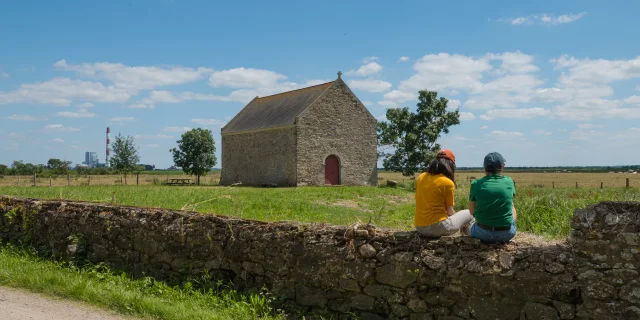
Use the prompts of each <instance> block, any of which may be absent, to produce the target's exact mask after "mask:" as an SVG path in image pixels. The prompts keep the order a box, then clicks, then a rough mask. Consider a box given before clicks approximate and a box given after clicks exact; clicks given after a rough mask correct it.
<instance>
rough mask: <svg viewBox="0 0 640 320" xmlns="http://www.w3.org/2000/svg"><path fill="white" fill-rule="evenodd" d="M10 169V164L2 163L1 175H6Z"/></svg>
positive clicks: (0, 167) (0, 166)
mask: <svg viewBox="0 0 640 320" xmlns="http://www.w3.org/2000/svg"><path fill="white" fill-rule="evenodd" d="M10 171H11V169H9V167H8V166H6V165H4V164H0V176H6V175H8V174H9V172H10Z"/></svg>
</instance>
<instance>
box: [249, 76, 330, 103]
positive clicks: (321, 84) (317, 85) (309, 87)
mask: <svg viewBox="0 0 640 320" xmlns="http://www.w3.org/2000/svg"><path fill="white" fill-rule="evenodd" d="M333 82H335V80H333V81H329V82H324V83H320V84H316V85H313V86H308V87H304V88H299V89H293V90H289V91H285V92H280V93H275V94H272V95H268V96H264V97H260V96H258V97H257V98H258V99H264V98H270V97H275V96H278V95H281V94H285V93H290V92H294V91H300V90H305V89H311V88H313V87H319V86H323V85H327V84H329V83H333Z"/></svg>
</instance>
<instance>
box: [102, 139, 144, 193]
mask: <svg viewBox="0 0 640 320" xmlns="http://www.w3.org/2000/svg"><path fill="white" fill-rule="evenodd" d="M111 150H112V151H113V156H112V157H111V160H110V161H109V164H110V165H111V168H113V170H115V171H117V172H121V173H124V182H125V184H126V183H127V174H128V173H129V172H131V171H134V170H135V169H136V164H137V163H138V161H140V157H138V149H137V148H136V145H135V143H134V141H133V137H131V136H126V137H123V136H122V135H121V134H120V133H118V136H117V137H116V140H115V141H114V143H113V146H112V149H111Z"/></svg>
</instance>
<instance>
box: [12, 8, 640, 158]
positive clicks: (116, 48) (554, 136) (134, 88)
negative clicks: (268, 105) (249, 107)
mask: <svg viewBox="0 0 640 320" xmlns="http://www.w3.org/2000/svg"><path fill="white" fill-rule="evenodd" d="M639 11H640V3H638V2H632V1H626V2H608V3H605V2H603V1H562V2H559V1H537V2H535V3H529V4H523V3H515V2H505V1H482V2H480V1H456V2H455V3H454V2H453V1H449V2H437V3H436V2H428V1H403V2H400V3H396V2H388V1H324V2H321V3H319V2H308V1H233V2H226V3H214V2H213V1H195V0H194V1H169V0H157V1H150V0H147V1H142V0H130V1H109V2H102V3H95V2H94V3H91V4H89V3H87V2H86V1H46V2H45V1H4V2H2V3H0V40H1V42H0V43H1V44H2V45H1V49H0V124H1V125H0V138H1V139H0V151H1V152H0V163H4V164H10V163H11V162H12V161H13V160H24V161H25V162H32V163H45V162H46V161H47V160H48V159H49V158H62V159H66V160H70V161H73V162H74V163H81V162H82V161H83V157H84V152H85V151H95V152H98V154H99V159H100V161H101V162H102V161H104V149H105V146H104V140H105V130H106V127H107V126H110V127H111V131H112V139H113V136H115V135H116V134H117V133H122V134H123V135H131V136H134V137H136V142H137V145H138V146H139V147H140V156H141V162H142V163H146V164H155V165H156V166H157V167H159V168H165V167H168V166H170V165H172V159H171V154H170V153H169V149H170V148H171V147H173V146H175V144H176V143H175V142H176V140H178V139H179V136H180V134H181V132H182V131H183V130H184V129H185V128H194V127H205V128H209V129H212V130H213V131H214V139H215V140H216V144H217V149H218V150H217V153H218V158H219V154H220V128H221V126H222V125H224V123H225V122H227V121H228V120H229V119H231V118H232V117H233V116H234V115H235V114H236V113H237V112H238V111H240V109H241V108H242V107H243V106H244V105H245V103H246V102H248V100H250V99H251V98H253V97H254V96H256V95H260V96H264V95H268V94H273V93H277V92H282V91H287V90H290V89H295V88H300V87H304V86H306V85H310V84H315V83H319V82H323V81H331V80H333V79H335V78H336V77H337V75H336V73H337V72H338V71H342V72H343V73H344V75H343V78H344V79H345V81H347V83H348V84H349V85H350V86H351V88H352V89H353V90H354V92H355V93H356V95H357V96H358V97H359V98H360V100H361V101H363V102H364V103H365V105H366V106H367V107H368V109H369V110H370V111H371V113H372V114H373V115H374V116H376V117H377V118H379V119H384V114H385V110H386V109H387V108H393V107H404V106H406V107H410V108H412V109H414V108H415V104H416V99H415V97H416V96H417V92H418V90H420V89H429V90H434V91H437V92H438V94H439V95H440V96H444V97H446V98H448V99H450V100H451V102H450V106H452V107H456V106H458V107H459V108H460V111H461V112H462V122H461V124H460V125H458V126H455V127H453V128H452V130H451V132H450V134H449V135H446V136H444V137H443V138H442V140H441V144H442V145H443V146H444V147H448V148H451V149H453V150H454V152H455V153H456V158H457V159H458V161H457V162H458V165H459V166H479V165H480V164H481V163H482V158H483V156H484V155H485V154H486V153H487V152H491V151H498V152H501V153H502V154H503V155H504V157H505V158H506V159H507V165H513V166H545V165H622V164H637V163H639V162H640V161H639V160H638V159H640V42H639V41H637V39H638V36H637V32H636V30H639V29H640V21H639V20H638V19H637V17H636V14H637V12H639Z"/></svg>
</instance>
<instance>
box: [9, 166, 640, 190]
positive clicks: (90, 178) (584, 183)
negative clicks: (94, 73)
mask: <svg viewBox="0 0 640 320" xmlns="http://www.w3.org/2000/svg"><path fill="white" fill-rule="evenodd" d="M483 174H484V173H482V172H479V171H458V173H457V174H456V180H457V181H459V182H462V181H468V180H473V179H476V178H480V177H482V175H483ZM505 174H507V175H509V176H510V177H512V178H513V180H514V181H515V182H516V184H517V185H518V186H531V187H539V188H542V187H544V188H547V187H548V188H553V187H556V188H565V187H573V188H575V187H576V184H577V185H578V187H579V188H582V187H600V186H601V185H602V186H603V187H605V188H608V187H626V180H627V178H628V179H629V185H630V186H631V187H640V175H638V174H632V173H586V172H506V173H505ZM33 178H34V177H33V176H13V175H6V176H0V187H20V186H23V187H26V186H33V185H34V179H33ZM171 178H192V181H195V177H193V176H189V175H186V174H184V173H183V172H182V171H145V172H143V173H140V174H139V175H136V174H129V175H127V176H126V177H125V176H124V175H121V174H108V175H80V174H75V173H74V174H70V175H57V176H56V175H51V176H50V175H40V176H36V179H35V180H36V181H35V185H36V186H54V187H55V186H87V185H163V184H166V182H167V180H168V179H171ZM412 179H413V177H405V176H403V175H402V174H400V173H395V172H386V171H382V170H381V171H379V172H378V183H379V184H385V183H386V181H387V180H394V181H397V182H401V183H402V182H409V181H411V180H412ZM219 181H220V171H213V172H210V173H209V174H207V175H205V176H203V177H201V181H200V184H201V185H204V186H214V185H217V184H218V182H219Z"/></svg>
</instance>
